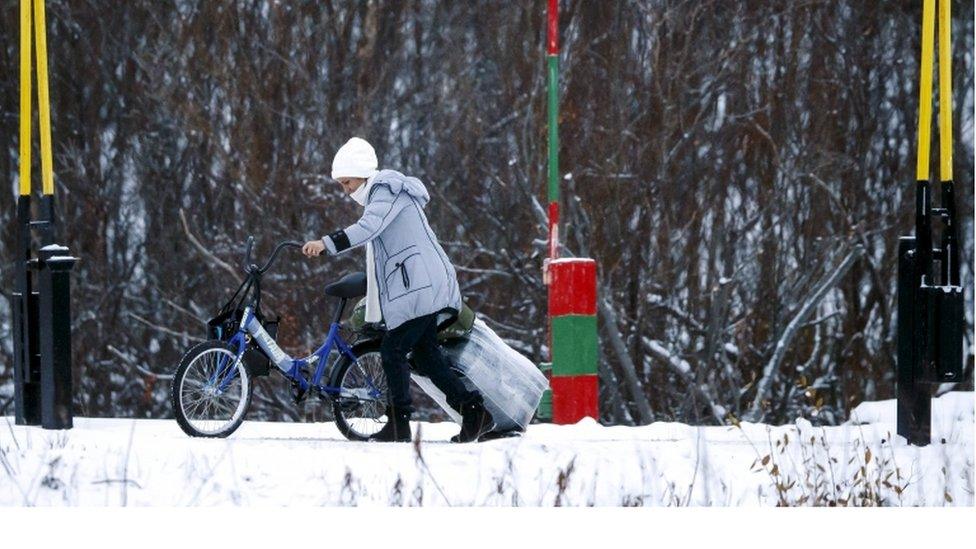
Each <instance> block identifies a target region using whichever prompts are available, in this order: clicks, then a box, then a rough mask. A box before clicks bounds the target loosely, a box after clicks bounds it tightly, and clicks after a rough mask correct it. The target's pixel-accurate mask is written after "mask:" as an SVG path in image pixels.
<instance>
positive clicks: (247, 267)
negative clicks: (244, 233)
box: [244, 236, 302, 275]
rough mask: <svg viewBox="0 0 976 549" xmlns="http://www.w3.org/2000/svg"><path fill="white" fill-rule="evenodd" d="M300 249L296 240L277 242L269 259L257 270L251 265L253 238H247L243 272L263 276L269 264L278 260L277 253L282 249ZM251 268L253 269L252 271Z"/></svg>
mask: <svg viewBox="0 0 976 549" xmlns="http://www.w3.org/2000/svg"><path fill="white" fill-rule="evenodd" d="M301 247H302V243H301V242H298V241H297V240H285V241H282V242H279V243H278V245H277V246H275V249H274V251H273V252H271V257H270V258H268V261H267V262H266V263H265V264H264V266H263V267H260V268H259V267H258V266H257V265H252V264H251V250H252V249H253V248H254V237H253V236H249V237H247V251H246V252H245V254H244V272H245V273H250V272H251V271H252V270H253V271H254V272H256V274H259V275H260V274H264V273H265V272H266V271H267V270H268V269H269V268H270V267H271V264H272V263H274V261H275V259H277V258H278V253H279V252H280V251H281V250H282V249H284V248H301ZM252 267H253V269H252Z"/></svg>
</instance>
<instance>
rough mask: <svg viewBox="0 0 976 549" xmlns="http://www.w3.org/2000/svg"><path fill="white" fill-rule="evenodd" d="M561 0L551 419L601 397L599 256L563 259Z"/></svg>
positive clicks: (555, 85)
mask: <svg viewBox="0 0 976 549" xmlns="http://www.w3.org/2000/svg"><path fill="white" fill-rule="evenodd" d="M558 36H559V1H558V0H549V40H548V43H549V44H548V55H547V59H546V61H547V66H548V73H549V94H548V95H549V185H548V187H549V259H548V262H547V265H548V266H547V273H546V279H547V284H548V286H549V328H550V346H549V348H550V350H551V351H550V354H551V360H552V373H551V375H550V378H549V385H550V387H551V388H552V404H551V406H552V421H553V422H554V423H557V424H568V423H576V422H577V421H579V420H580V419H582V418H584V417H592V418H594V419H596V418H599V417H600V407H599V402H598V400H597V395H598V387H597V337H596V333H597V332H596V261H594V260H592V259H587V258H567V259H559V131H558V130H559V43H558Z"/></svg>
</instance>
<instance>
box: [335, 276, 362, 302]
mask: <svg viewBox="0 0 976 549" xmlns="http://www.w3.org/2000/svg"><path fill="white" fill-rule="evenodd" d="M325 295H330V296H333V297H341V298H342V299H352V298H355V297H361V296H364V295H366V273H364V272H358V273H350V274H347V275H346V276H344V277H342V278H340V279H339V281H338V282H333V283H332V284H329V285H328V286H326V287H325Z"/></svg>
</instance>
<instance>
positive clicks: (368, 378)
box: [331, 341, 390, 440]
mask: <svg viewBox="0 0 976 549" xmlns="http://www.w3.org/2000/svg"><path fill="white" fill-rule="evenodd" d="M352 352H353V354H354V355H356V357H358V358H357V360H356V361H355V362H354V361H352V360H349V358H348V357H346V356H342V357H340V358H339V362H338V363H337V364H336V369H335V375H334V376H333V378H332V381H331V385H332V386H333V387H337V388H339V394H338V395H333V396H332V411H333V415H334V416H335V422H336V427H338V428H339V431H340V432H341V433H342V434H343V436H345V437H346V438H348V439H349V440H366V439H367V438H369V436H370V435H372V434H374V433H376V432H377V431H379V430H380V429H382V428H383V426H384V425H386V422H387V421H389V419H390V418H388V417H386V404H387V395H388V393H389V390H388V388H387V384H386V374H384V373H383V360H382V359H381V358H380V344H379V342H378V341H370V342H366V343H361V344H359V345H356V346H355V347H353V349H352Z"/></svg>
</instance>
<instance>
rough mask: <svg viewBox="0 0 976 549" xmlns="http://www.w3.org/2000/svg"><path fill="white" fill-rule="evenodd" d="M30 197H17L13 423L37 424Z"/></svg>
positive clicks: (38, 384) (38, 388)
mask: <svg viewBox="0 0 976 549" xmlns="http://www.w3.org/2000/svg"><path fill="white" fill-rule="evenodd" d="M30 208H31V197H30V195H29V194H22V195H20V196H19V197H18V198H17V244H16V254H17V255H16V257H15V258H14V277H15V279H16V280H15V286H16V290H15V291H14V294H13V297H14V299H13V332H14V334H13V335H14V423H16V424H17V425H40V424H41V370H40V357H39V356H38V352H37V350H38V347H37V344H38V341H37V338H38V333H37V292H35V291H34V285H33V284H32V278H33V275H32V272H31V269H30V268H29V262H30V258H31V257H30V256H31V252H30V235H31V221H30Z"/></svg>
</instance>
